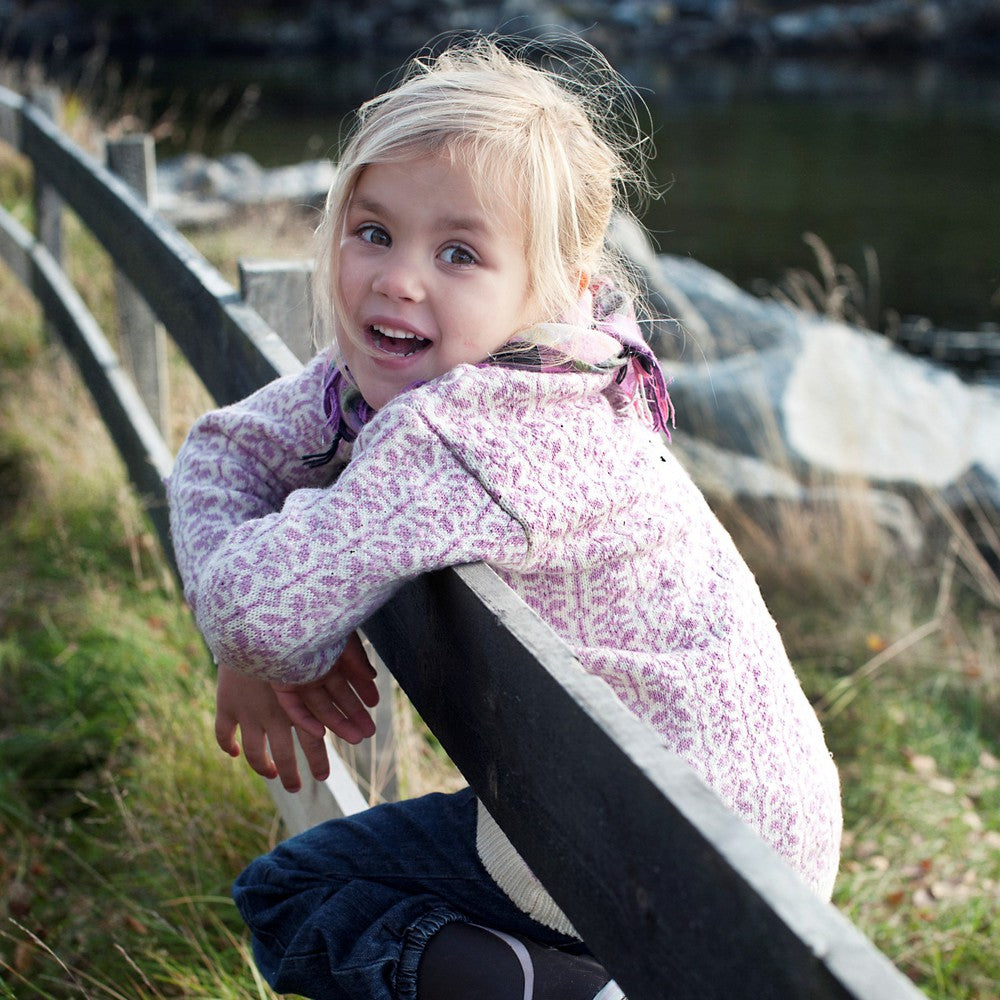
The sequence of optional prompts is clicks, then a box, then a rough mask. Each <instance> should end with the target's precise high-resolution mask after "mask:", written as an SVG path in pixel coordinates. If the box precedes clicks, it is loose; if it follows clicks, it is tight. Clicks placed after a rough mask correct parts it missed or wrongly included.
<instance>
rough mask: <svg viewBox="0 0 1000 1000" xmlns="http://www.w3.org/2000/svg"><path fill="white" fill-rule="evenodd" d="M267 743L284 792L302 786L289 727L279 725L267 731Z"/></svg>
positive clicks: (295, 790) (295, 789)
mask: <svg viewBox="0 0 1000 1000" xmlns="http://www.w3.org/2000/svg"><path fill="white" fill-rule="evenodd" d="M268 744H269V747H270V750H271V757H272V759H273V760H274V766H275V768H276V769H277V772H278V777H279V778H281V784H282V785H283V786H284V788H285V791H286V792H297V791H298V790H299V789H300V788H301V787H302V779H301V777H299V762H298V758H297V757H296V755H295V741H294V740H293V739H292V730H291V729H290V728H284V727H280V728H278V729H271V730H269V731H268Z"/></svg>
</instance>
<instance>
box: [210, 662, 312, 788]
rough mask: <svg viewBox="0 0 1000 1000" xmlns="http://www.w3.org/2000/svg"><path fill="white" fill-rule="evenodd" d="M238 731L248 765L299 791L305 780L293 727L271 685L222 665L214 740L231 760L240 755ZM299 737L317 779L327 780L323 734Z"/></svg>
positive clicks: (263, 774)
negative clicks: (301, 771) (303, 779)
mask: <svg viewBox="0 0 1000 1000" xmlns="http://www.w3.org/2000/svg"><path fill="white" fill-rule="evenodd" d="M237 727H239V729H240V736H241V739H242V741H243V753H244V755H245V756H246V759H247V763H248V764H249V765H250V766H251V767H252V768H253V769H254V770H255V771H256V772H257V773H258V774H259V775H261V776H262V777H264V778H278V777H280V778H281V783H282V785H284V786H285V788H286V789H287V790H288V791H290V792H297V791H298V790H299V789H300V788H301V787H302V782H301V780H300V778H299V767H298V761H297V760H296V755H295V741H294V739H293V737H292V724H291V722H290V721H289V719H288V716H287V715H286V714H285V712H284V710H283V709H282V707H281V705H279V704H278V699H277V697H276V695H275V693H274V691H273V690H271V685H270V684H269V683H268V682H267V681H262V680H258V679H257V678H255V677H247V676H246V674H241V673H239V672H238V671H236V670H232V669H230V668H229V667H226V666H223V665H221V664H220V666H219V676H218V685H217V689H216V701H215V739H216V741H217V742H218V744H219V746H220V747H221V748H222V749H223V750H224V751H225V752H226V753H228V754H229V755H230V756H231V757H238V756H239V755H240V746H239V743H238V742H237V740H236V729H237ZM298 737H299V744H300V745H301V747H302V750H303V753H304V754H305V758H306V761H307V763H308V765H309V771H310V773H311V774H312V776H313V777H314V778H315V779H316V780H317V781H323V780H325V779H326V777H327V776H328V775H329V773H330V762H329V760H328V759H327V755H326V743H325V741H324V739H323V736H322V734H321V735H319V736H317V735H315V733H314V732H311V731H308V730H306V731H302V730H300V731H299V733H298Z"/></svg>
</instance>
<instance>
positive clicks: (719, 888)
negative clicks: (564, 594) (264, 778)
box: [365, 566, 920, 1000]
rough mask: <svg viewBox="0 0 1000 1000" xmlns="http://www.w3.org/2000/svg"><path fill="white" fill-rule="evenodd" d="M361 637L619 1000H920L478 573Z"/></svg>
mask: <svg viewBox="0 0 1000 1000" xmlns="http://www.w3.org/2000/svg"><path fill="white" fill-rule="evenodd" d="M365 631H366V633H367V634H368V636H369V638H370V639H371V640H372V642H373V643H374V644H375V647H376V648H377V649H378V650H379V652H380V654H381V655H382V657H383V658H384V659H385V661H386V663H387V664H388V665H389V667H390V669H391V670H392V671H393V673H394V674H395V676H396V678H397V680H398V681H399V682H400V684H401V685H402V687H403V689H404V690H405V691H406V692H407V694H408V695H409V696H410V698H411V700H412V701H413V703H414V704H415V705H416V706H417V709H418V710H419V711H420V713H421V715H422V717H423V718H424V720H425V721H426V722H427V724H428V725H429V726H430V728H431V730H432V731H433V732H434V733H435V735H436V736H437V737H438V738H439V739H440V740H441V742H442V744H443V746H444V747H445V749H446V750H447V751H448V753H449V754H450V755H451V757H452V759H453V760H454V761H455V762H456V764H457V765H458V766H459V768H460V769H461V770H462V772H463V774H464V775H465V776H466V778H467V779H468V780H469V782H470V784H472V786H473V787H474V788H475V789H476V791H477V793H478V794H479V795H480V797H481V798H482V799H483V801H484V802H485V803H486V804H487V806H488V808H489V809H490V810H491V812H493V814H494V816H495V817H496V818H497V820H498V822H499V823H500V824H501V826H502V827H503V828H504V830H505V831H506V832H507V834H508V836H510V838H511V840H512V841H513V842H514V844H515V845H516V846H517V847H518V849H519V850H520V851H521V853H522V854H523V855H524V857H525V858H526V859H527V860H528V862H529V864H530V865H531V866H532V868H533V869H534V870H535V871H536V872H537V873H538V874H539V876H540V877H541V878H542V881H543V882H544V883H545V884H546V885H547V886H549V887H550V888H551V891H552V894H553V896H554V897H555V899H556V901H557V902H558V903H559V904H560V905H561V906H562V907H563V909H564V911H565V912H566V913H567V915H568V916H569V917H570V919H571V920H573V922H574V924H575V925H576V927H577V928H578V930H579V931H580V932H581V934H582V935H583V936H584V938H585V939H586V940H587V941H588V943H589V944H590V945H591V946H592V947H593V948H594V950H595V951H596V952H597V954H598V955H599V956H600V957H601V958H602V959H603V960H604V962H605V963H606V964H607V965H608V967H609V968H610V969H611V971H612V972H613V973H615V974H616V977H617V978H618V979H619V981H620V983H621V985H622V987H623V988H624V990H625V992H626V994H627V995H628V996H629V1000H662V998H663V997H664V996H667V995H670V996H680V997H695V996H697V997H699V998H704V1000H711V998H716V997H717V998H720V1000H721V998H726V1000H731V998H732V997H740V998H741V1000H762V998H774V1000H789V998H800V997H809V998H816V1000H834V998H836V1000H847V998H852V1000H861V998H866V1000H903V998H907V1000H912V998H914V997H918V996H920V994H919V993H918V992H917V991H916V990H915V988H914V987H913V986H912V985H911V984H910V983H909V981H908V980H906V979H905V978H904V977H903V976H902V975H901V974H899V973H898V972H897V971H896V970H895V969H894V968H893V966H892V965H891V963H890V962H889V961H888V960H887V959H886V958H885V957H884V956H882V955H881V954H880V953H879V952H878V951H877V950H876V949H875V948H874V947H873V946H872V945H871V944H870V943H869V942H868V941H867V940H866V939H865V938H864V937H863V936H862V935H861V934H860V933H859V932H858V931H857V930H856V929H854V928H853V927H852V926H851V925H850V923H849V922H848V921H846V920H844V919H843V917H841V916H840V915H839V914H838V913H837V911H836V910H835V909H834V908H833V907H831V906H828V905H826V904H824V903H822V902H821V901H819V900H818V899H817V898H816V897H815V896H814V894H813V893H812V892H811V891H810V890H809V889H808V888H806V887H805V886H804V885H803V884H802V883H801V882H800V880H799V879H798V877H797V876H796V875H795V874H794V873H793V872H792V871H791V870H790V869H789V868H788V867H787V866H786V865H785V864H784V862H783V861H781V860H780V859H779V858H778V857H777V855H776V854H774V852H773V851H772V850H771V849H770V848H769V847H768V846H767V845H766V844H764V842H763V841H762V840H761V839H760V838H758V837H757V836H756V834H754V833H752V832H751V831H750V829H749V828H748V827H746V826H745V825H744V824H743V822H742V821H741V820H739V819H738V818H737V817H736V816H735V815H734V814H732V813H731V812H729V810H728V809H726V808H725V807H724V806H723V805H722V804H721V802H720V801H719V800H718V799H717V797H716V796H715V795H714V793H713V792H711V790H710V789H708V787H707V786H706V785H704V784H703V782H702V781H701V780H700V779H699V778H698V777H697V776H696V775H695V774H694V772H693V771H692V770H691V769H690V768H689V767H687V765H686V764H684V763H683V762H682V761H680V760H679V759H678V758H676V757H675V756H674V755H672V754H670V753H669V752H668V751H666V750H665V749H664V748H663V747H662V745H661V744H660V743H659V741H658V740H657V738H656V736H655V734H653V732H652V731H651V730H649V729H648V728H647V727H646V726H644V725H643V724H642V723H640V722H639V721H638V720H636V719H635V718H634V717H633V716H632V715H631V714H630V713H629V712H628V711H627V710H626V709H625V708H624V706H622V705H621V703H620V702H619V701H618V700H617V699H616V698H615V697H614V695H613V694H612V692H611V690H610V689H609V688H608V687H607V686H606V685H605V684H604V683H603V682H602V681H600V680H599V679H597V678H595V677H592V676H590V675H588V674H586V673H585V672H584V671H583V670H582V668H581V667H580V665H579V663H578V662H577V661H576V659H575V658H574V657H573V656H572V654H571V653H570V651H569V649H568V648H567V647H566V646H565V645H563V643H562V642H560V640H559V639H558V637H556V636H555V635H554V634H553V633H552V632H551V631H550V630H549V629H548V628H547V627H546V626H545V625H544V624H543V623H542V622H541V621H540V620H539V619H538V618H537V617H536V616H535V615H534V614H533V613H532V612H531V611H530V610H529V609H528V608H527V607H526V606H525V605H524V604H523V603H522V602H521V601H520V600H519V599H518V598H517V597H516V595H514V594H513V593H512V592H511V591H510V590H509V589H508V588H507V587H506V586H505V585H504V584H503V583H502V581H500V580H499V578H497V577H496V575H495V574H493V573H492V571H490V570H489V569H488V568H486V567H485V566H475V567H463V568H460V569H458V570H446V571H442V572H440V573H436V574H433V575H431V576H428V577H425V578H422V579H419V580H417V581H415V582H413V583H411V584H409V585H408V586H407V587H406V588H405V589H404V590H403V591H402V592H401V593H400V594H398V595H397V596H396V597H395V598H394V599H393V601H392V602H390V604H389V605H387V606H386V607H384V608H383V609H382V610H381V611H379V612H378V613H377V614H376V615H374V616H373V618H372V619H371V620H369V621H368V622H367V623H366V625H365Z"/></svg>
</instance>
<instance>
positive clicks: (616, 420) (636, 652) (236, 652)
mask: <svg viewBox="0 0 1000 1000" xmlns="http://www.w3.org/2000/svg"><path fill="white" fill-rule="evenodd" d="M327 365H328V362H327V361H326V360H324V359H323V358H322V357H319V358H317V359H315V360H314V361H313V362H312V363H311V364H310V365H308V366H307V367H306V368H305V369H304V370H303V372H302V373H301V374H299V375H297V376H292V377H288V378H284V379H279V380H278V381H276V382H274V383H272V384H271V385H269V386H266V387H265V388H263V389H261V390H260V391H259V392H257V393H255V394H254V395H253V396H251V397H249V398H248V399H246V400H244V401H243V402H241V403H239V404H237V405H235V406H232V407H228V408H225V409H222V410H218V411H215V412H213V413H209V414H207V415H206V416H204V417H202V418H201V419H200V420H199V421H198V422H197V423H196V424H195V425H194V427H193V428H192V430H191V433H190V435H189V437H188V439H187V441H186V443H185V444H184V446H183V448H182V449H181V451H180V454H179V455H178V458H177V462H176V465H175V468H174V471H173V473H172V475H171V478H170V483H169V491H170V503H171V518H172V528H173V536H174V544H175V548H176V554H177V560H178V564H179V567H180V570H181V574H182V577H183V579H184V585H185V594H186V596H187V599H188V601H189V603H190V605H191V608H192V609H193V611H194V614H195V616H196V619H197V622H198V624H199V626H200V628H201V630H202V632H203V633H204V636H205V639H206V640H207V642H208V644H209V646H210V648H211V650H212V652H213V653H214V655H215V657H216V658H217V660H218V661H219V662H222V663H225V664H227V665H228V666H230V667H232V668H235V669H237V670H240V671H243V672H246V673H248V674H252V675H255V676H259V677H264V678H269V679H273V680H280V681H283V682H302V681H306V680H309V679H312V678H315V677H317V676H319V675H321V674H323V673H324V672H325V671H327V670H328V669H329V668H330V666H331V665H332V664H333V662H334V660H335V659H336V658H337V655H338V654H339V652H340V649H341V648H342V646H343V644H344V642H345V640H346V637H347V636H348V635H349V633H350V632H351V631H352V630H353V629H354V628H356V627H357V626H359V625H360V624H361V623H362V622H363V621H364V620H365V619H366V618H367V617H368V616H369V615H370V614H371V612H372V611H373V610H374V609H376V608H377V607H379V606H380V605H381V604H383V603H384V602H385V601H386V600H387V599H388V598H389V597H390V596H391V595H392V593H393V592H394V590H395V589H397V588H398V587H399V586H400V585H401V584H402V583H403V582H404V581H406V580H408V579H411V578H413V577H414V576H416V575H418V574H421V573H424V572H427V571H430V570H434V569H438V568H441V567H444V566H451V565H457V564H460V563H469V562H476V561H480V560H482V561H485V562H486V563H488V564H489V565H490V566H492V567H493V569H494V570H495V571H496V572H497V573H498V574H499V575H500V576H501V577H502V578H503V579H504V580H505V581H506V582H507V583H508V584H509V585H510V586H511V587H512V588H513V589H514V590H515V591H516V592H517V593H518V594H519V595H520V596H521V597H522V598H523V599H524V600H525V601H526V602H527V604H528V605H530V606H531V607H532V608H533V609H534V610H535V611H536V612H537V613H538V614H539V616H540V617H541V618H542V619H544V620H545V621H546V622H547V623H548V624H549V625H550V626H551V627H552V628H553V629H554V630H555V631H556V632H557V633H558V634H559V635H560V636H561V638H562V639H563V640H564V641H565V642H566V643H568V644H569V646H570V647H571V648H572V649H573V651H574V652H575V653H576V655H577V657H578V658H579V660H580V662H581V664H582V665H583V668H584V669H586V670H588V671H590V672H591V673H592V674H596V675H597V676H598V677H601V678H603V679H604V681H605V682H606V683H607V684H608V685H609V686H610V687H611V688H612V690H613V691H614V692H615V693H616V694H617V696H618V697H619V698H620V699H621V701H622V702H623V703H624V704H625V705H626V706H627V707H628V708H629V709H630V710H631V711H632V712H633V713H634V714H635V715H636V716H638V717H639V718H640V719H642V720H644V721H645V722H647V723H648V724H649V725H650V726H652V727H653V728H654V729H655V731H656V732H657V733H658V734H659V736H660V738H661V739H662V740H663V743H664V744H665V745H666V746H667V747H669V748H670V749H671V750H673V751H675V752H676V753H677V754H679V755H680V756H681V757H683V758H684V759H685V760H687V761H688V762H689V763H690V765H691V766H692V767H693V768H694V770H695V771H696V772H697V773H698V774H699V775H701V777H702V778H703V779H704V780H705V781H706V782H707V783H708V784H709V785H711V786H712V787H713V788H714V789H715V791H716V792H717V793H718V794H719V795H720V796H721V798H722V799H723V800H724V801H725V802H726V803H727V804H728V805H729V806H730V808H732V809H733V810H734V811H735V812H736V813H738V814H739V815H740V816H742V817H743V819H744V820H745V821H746V822H747V823H748V824H749V825H750V826H751V827H752V828H753V829H755V830H756V831H757V832H758V833H759V834H760V835H761V836H762V837H763V838H764V839H765V840H766V841H768V842H769V843H770V844H771V845H772V846H773V847H774V848H775V849H776V850H777V852H778V853H779V854H781V855H782V856H783V857H784V858H785V859H786V860H787V861H788V862H789V863H790V864H791V865H792V867H793V868H794V869H796V870H797V871H798V872H799V873H800V874H801V876H802V877H803V878H804V879H805V881H806V882H807V883H809V884H810V885H811V886H812V887H813V888H814V889H815V890H816V891H817V892H819V893H820V894H821V895H822V896H824V897H827V898H828V897H829V895H830V893H831V891H832V886H833V880H834V875H835V873H836V869H837V863H838V853H839V841H840V830H841V813H840V795H839V782H838V777H837V773H836V769H835V767H834V765H833V763H832V761H831V759H830V755H829V753H828V751H827V749H826V746H825V743H824V739H823V734H822V732H821V729H820V725H819V722H818V720H817V718H816V716H815V714H814V712H813V710H812V708H811V706H810V705H809V703H808V701H807V699H806V698H805V696H804V694H803V692H802V690H801V688H800V685H799V683H798V681H797V679H796V677H795V674H794V673H793V670H792V668H791V666H790V664H789V661H788V658H787V656H786V654H785V651H784V648H783V645H782V642H781V639H780V637H779V635H778V632H777V629H776V627H775V624H774V622H773V621H772V619H771V616H770V615H769V613H768V611H767V609H766V607H765V605H764V602H763V600H762V598H761V595H760V592H759V589H758V587H757V584H756V582H755V580H754V578H753V576H752V574H751V573H750V571H749V570H748V568H747V566H746V565H745V563H744V562H743V560H742V558H741V557H740V556H739V554H738V553H737V551H736V549H735V547H734V544H733V542H732V541H731V539H730V537H729V536H728V534H727V533H726V531H725V530H724V529H723V528H722V526H721V525H720V524H719V522H718V520H717V519H716V518H715V516H714V515H713V514H712V512H711V511H710V509H709V507H708V505H707V504H706V502H705V500H704V498H703V497H702V495H701V494H700V492H699V491H698V489H697V487H696V486H695V485H694V484H693V482H692V481H691V479H690V477H689V476H688V475H687V474H686V473H685V472H684V471H683V470H682V468H681V466H680V465H679V463H678V462H677V461H676V460H675V458H674V457H673V455H672V454H671V453H670V451H669V450H668V448H667V447H665V445H664V443H663V441H662V440H661V438H660V437H659V436H658V435H655V434H654V433H652V432H651V431H650V430H649V429H648V428H647V427H646V426H645V425H644V424H643V422H642V421H640V420H639V419H637V417H636V414H635V411H634V409H632V408H631V407H630V406H629V405H628V403H627V401H625V400H623V398H622V395H621V392H620V390H618V388H617V382H616V380H615V376H614V374H613V373H609V372H549V373H544V372H535V371H520V370H513V369H510V368H505V367H499V366H494V367H489V366H486V367H482V366H469V365H462V366H459V367H458V368H456V369H454V370H452V371H451V372H449V373H447V374H446V375H443V376H441V377H440V378H437V379H435V380H433V381H432V382H428V383H426V384H424V385H422V386H419V387H417V388H414V389H411V390H410V391H408V392H406V393H403V394H401V395H400V396H398V397H396V398H395V399H393V400H392V401H391V402H390V403H388V404H387V405H386V406H385V407H383V408H382V409H381V410H380V411H379V412H378V413H376V414H375V415H374V417H373V418H372V419H371V421H370V422H369V423H368V424H366V426H365V427H364V428H363V429H362V431H361V433H360V435H359V437H358V439H357V441H356V442H355V443H354V446H353V451H352V453H351V454H350V459H349V461H348V462H347V464H346V465H345V464H344V463H343V461H339V462H335V463H333V464H331V465H328V466H325V467H320V468H318V469H316V468H309V467H308V466H307V465H306V464H304V463H303V461H302V456H303V455H307V454H312V453H317V452H322V451H323V450H324V449H325V448H327V446H328V444H329V431H328V430H327V429H326V427H325V424H326V417H325V415H324V412H323V409H322V400H323V393H324V376H325V374H326V371H327ZM342 451H343V449H342ZM343 457H344V456H343V455H342V456H341V458H343ZM479 847H480V851H481V853H482V854H483V856H484V857H483V860H484V862H485V863H486V867H487V869H488V870H489V871H490V872H491V874H493V876H494V877H495V878H496V879H497V881H498V882H499V883H500V885H501V886H502V887H503V888H504V889H505V890H507V891H508V893H509V894H511V895H512V897H514V898H515V901H517V902H519V903H520V904H521V905H522V906H523V908H524V909H526V910H527V911H528V912H531V913H533V915H535V916H536V917H537V918H539V919H541V920H542V922H544V923H547V924H549V925H550V926H556V927H564V928H566V927H568V925H567V924H566V922H565V918H564V917H563V916H562V915H561V914H560V913H559V911H558V910H557V909H556V908H555V906H554V904H553V903H552V901H551V900H550V899H549V898H548V897H547V896H546V895H545V893H544V891H543V890H541V889H540V887H539V886H538V885H537V883H536V882H534V880H533V879H532V878H531V876H530V873H528V872H527V870H526V869H525V868H524V866H523V862H520V860H519V859H518V858H517V856H516V854H515V853H514V852H513V848H511V847H510V845H509V843H507V842H506V840H505V838H503V836H502V834H501V833H500V831H499V830H498V829H496V828H495V826H494V825H493V824H492V823H491V822H490V820H489V817H488V816H487V815H486V814H485V813H483V812H482V810H481V824H480V836H479Z"/></svg>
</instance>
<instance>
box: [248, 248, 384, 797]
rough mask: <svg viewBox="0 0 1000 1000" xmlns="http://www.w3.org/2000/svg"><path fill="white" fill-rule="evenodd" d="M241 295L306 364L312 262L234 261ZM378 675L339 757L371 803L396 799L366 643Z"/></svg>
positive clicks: (381, 687) (380, 668) (309, 351)
mask: <svg viewBox="0 0 1000 1000" xmlns="http://www.w3.org/2000/svg"><path fill="white" fill-rule="evenodd" d="M239 273H240V295H241V296H242V297H243V299H244V301H245V302H246V303H247V305H249V306H251V307H252V308H253V309H254V310H256V312H258V313H259V314H260V316H261V317H262V318H263V319H264V321H265V322H266V323H267V324H268V326H270V327H271V329H272V330H274V332H275V333H277V334H278V336H279V337H281V339H282V340H283V341H284V342H285V343H286V344H287V345H288V346H289V347H290V348H291V349H292V352H293V353H294V354H295V356H296V357H297V358H298V359H299V360H300V361H301V362H302V363H303V364H305V363H306V362H308V361H309V360H310V359H311V358H312V357H313V354H314V353H315V349H314V347H313V343H312V262H311V261H295V260H291V261H289V260H283V261H269V260H241V261H239ZM367 649H368V655H369V656H370V657H372V658H373V661H374V662H375V666H376V669H377V670H378V676H377V679H376V683H377V684H378V690H379V703H378V706H377V707H376V709H375V711H374V718H375V728H376V730H377V732H376V735H375V737H374V739H372V740H369V741H368V742H366V743H365V744H363V746H362V747H351V748H345V750H344V757H345V759H346V760H347V762H348V763H349V765H350V767H351V769H352V770H353V771H354V777H355V780H356V781H357V783H358V785H359V786H360V787H361V790H362V792H363V793H364V794H365V796H366V797H367V798H368V799H369V801H370V802H371V803H372V804H375V803H376V802H377V801H380V800H382V801H392V800H394V799H396V798H398V794H399V787H398V782H397V780H396V733H395V726H394V723H393V704H394V702H395V699H396V685H395V683H394V682H393V680H392V675H391V674H390V673H389V671H388V670H387V669H386V668H385V666H384V664H382V663H381V662H380V661H378V659H377V658H376V656H375V651H374V650H373V649H371V647H370V646H368V647H367Z"/></svg>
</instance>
